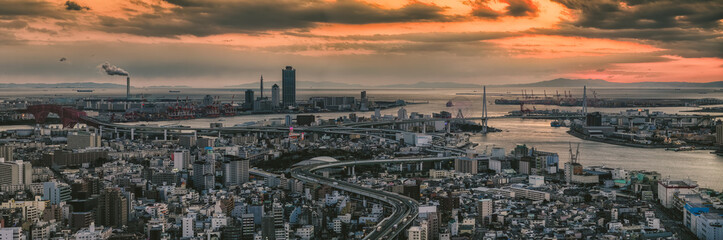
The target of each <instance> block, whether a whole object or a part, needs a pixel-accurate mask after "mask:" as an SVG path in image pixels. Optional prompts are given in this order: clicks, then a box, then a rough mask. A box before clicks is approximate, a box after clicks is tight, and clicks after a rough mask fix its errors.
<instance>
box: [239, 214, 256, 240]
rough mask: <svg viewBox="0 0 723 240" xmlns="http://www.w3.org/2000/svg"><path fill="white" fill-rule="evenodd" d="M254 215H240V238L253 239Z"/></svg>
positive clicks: (243, 239)
mask: <svg viewBox="0 0 723 240" xmlns="http://www.w3.org/2000/svg"><path fill="white" fill-rule="evenodd" d="M254 232H255V226H254V215H253V214H251V213H246V214H242V215H241V239H242V240H253V239H254Z"/></svg>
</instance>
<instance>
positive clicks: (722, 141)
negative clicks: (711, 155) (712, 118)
mask: <svg viewBox="0 0 723 240" xmlns="http://www.w3.org/2000/svg"><path fill="white" fill-rule="evenodd" d="M715 139H716V142H717V143H718V145H723V124H718V125H716V126H715Z"/></svg>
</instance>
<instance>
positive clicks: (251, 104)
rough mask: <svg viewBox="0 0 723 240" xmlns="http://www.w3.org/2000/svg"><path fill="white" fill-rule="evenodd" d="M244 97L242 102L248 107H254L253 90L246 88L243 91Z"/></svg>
mask: <svg viewBox="0 0 723 240" xmlns="http://www.w3.org/2000/svg"><path fill="white" fill-rule="evenodd" d="M244 99H245V100H246V101H245V102H244V105H245V107H246V108H248V109H253V108H254V90H251V89H248V90H246V92H245V93H244Z"/></svg>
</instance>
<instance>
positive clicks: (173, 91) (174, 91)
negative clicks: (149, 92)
mask: <svg viewBox="0 0 723 240" xmlns="http://www.w3.org/2000/svg"><path fill="white" fill-rule="evenodd" d="M168 92H169V93H179V92H181V91H180V90H168Z"/></svg>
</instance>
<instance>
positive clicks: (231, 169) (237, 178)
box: [223, 157, 249, 186]
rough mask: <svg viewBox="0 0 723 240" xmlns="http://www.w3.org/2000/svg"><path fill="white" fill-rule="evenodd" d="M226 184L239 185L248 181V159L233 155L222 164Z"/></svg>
mask: <svg viewBox="0 0 723 240" xmlns="http://www.w3.org/2000/svg"><path fill="white" fill-rule="evenodd" d="M223 167H224V168H223V170H224V172H223V176H224V179H225V184H226V186H234V185H241V184H243V183H245V182H248V181H249V160H248V159H242V158H239V157H234V158H233V159H230V160H229V161H226V162H225V163H224V164H223Z"/></svg>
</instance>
